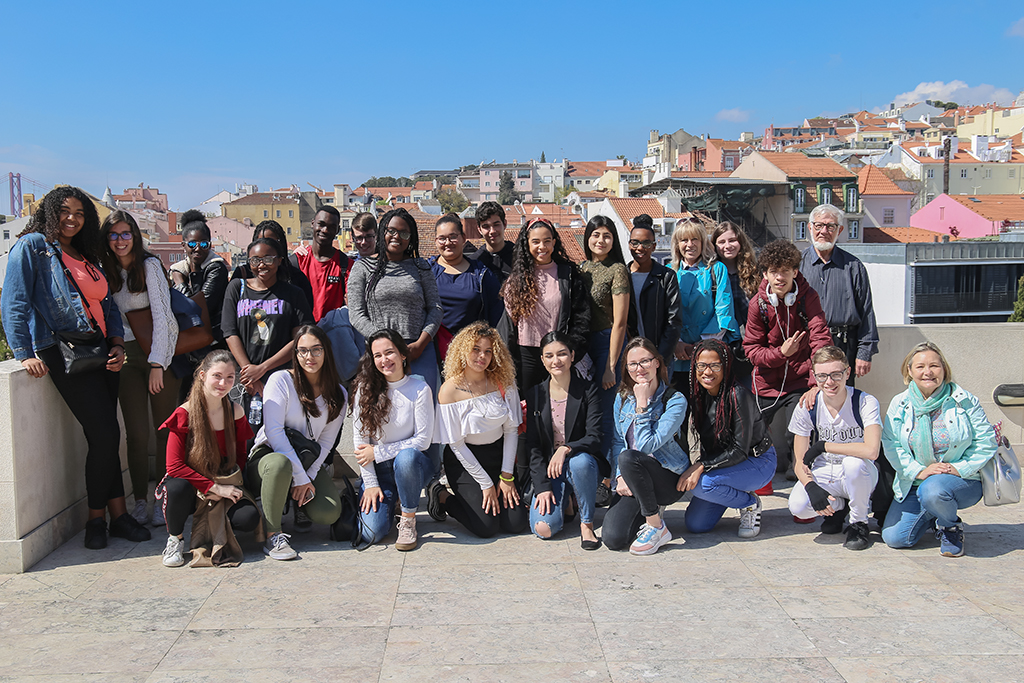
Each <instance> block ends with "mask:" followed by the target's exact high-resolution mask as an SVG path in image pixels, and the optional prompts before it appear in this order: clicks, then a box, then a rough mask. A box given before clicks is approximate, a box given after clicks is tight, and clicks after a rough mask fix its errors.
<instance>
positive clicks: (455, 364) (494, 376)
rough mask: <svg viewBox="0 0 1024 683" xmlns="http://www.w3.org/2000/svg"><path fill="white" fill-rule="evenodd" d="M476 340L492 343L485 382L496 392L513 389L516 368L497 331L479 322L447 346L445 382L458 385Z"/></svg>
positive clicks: (462, 331) (459, 334)
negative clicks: (453, 382) (494, 385)
mask: <svg viewBox="0 0 1024 683" xmlns="http://www.w3.org/2000/svg"><path fill="white" fill-rule="evenodd" d="M478 339H489V340H490V342H491V364H490V365H488V366H487V379H489V380H491V381H492V382H494V383H495V384H497V385H498V388H499V389H505V388H506V387H511V386H515V383H516V366H515V364H514V363H513V362H512V355H511V354H510V353H509V352H508V347H507V346H505V342H503V341H502V340H501V336H500V335H499V334H498V331H497V330H495V329H494V328H493V327H491V326H490V325H488V324H487V323H485V322H484V321H482V320H478V321H477V322H475V323H470V324H469V325H466V326H465V327H463V328H462V329H461V330H460V331H459V333H458V334H457V335H455V337H454V338H453V339H452V341H451V343H450V344H449V345H448V355H446V356H445V359H444V378H445V380H452V381H458V379H459V378H460V377H462V375H463V374H465V372H466V365H467V364H468V362H467V359H468V358H469V353H470V351H472V350H473V345H474V344H476V342H477V340H478Z"/></svg>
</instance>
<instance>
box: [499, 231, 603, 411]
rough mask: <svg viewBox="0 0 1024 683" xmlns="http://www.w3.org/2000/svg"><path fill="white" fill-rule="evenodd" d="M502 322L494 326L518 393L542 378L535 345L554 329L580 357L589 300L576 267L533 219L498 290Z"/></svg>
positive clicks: (559, 242) (518, 241)
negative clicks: (512, 365)
mask: <svg viewBox="0 0 1024 683" xmlns="http://www.w3.org/2000/svg"><path fill="white" fill-rule="evenodd" d="M501 295H502V297H503V298H504V300H505V317H504V318H502V321H501V323H499V328H500V329H501V330H502V336H503V337H504V339H505V341H506V344H507V346H508V349H509V352H510V353H511V354H512V358H513V359H514V360H515V363H516V377H517V379H518V382H519V390H520V392H523V391H525V390H526V389H529V388H530V387H532V386H533V385H534V384H536V383H537V382H540V381H541V380H542V379H543V378H544V375H545V372H544V365H543V364H542V363H541V362H540V340H541V338H542V337H543V336H544V335H545V334H547V333H548V332H551V331H552V330H558V331H559V332H564V333H566V334H568V335H569V338H570V339H571V340H572V350H573V351H574V352H575V353H576V355H577V358H581V357H582V356H583V354H584V353H586V349H587V335H588V334H589V333H590V301H589V299H588V298H587V288H586V285H585V284H584V282H583V278H582V277H581V276H580V271H579V268H577V266H576V264H575V263H572V262H571V261H570V260H569V257H568V256H567V255H566V253H565V247H563V246H562V239H561V238H560V237H559V236H558V231H557V230H555V226H554V225H552V224H551V223H549V222H548V221H546V220H544V219H543V218H538V219H535V220H532V221H530V222H529V223H528V224H527V225H526V227H524V228H523V229H522V230H521V231H520V232H519V237H518V238H516V246H515V249H514V251H513V257H512V272H511V274H509V276H508V279H507V280H505V284H503V285H502V287H501Z"/></svg>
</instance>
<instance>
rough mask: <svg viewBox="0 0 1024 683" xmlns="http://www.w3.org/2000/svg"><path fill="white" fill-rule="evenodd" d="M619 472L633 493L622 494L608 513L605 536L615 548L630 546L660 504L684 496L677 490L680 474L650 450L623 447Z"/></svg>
mask: <svg viewBox="0 0 1024 683" xmlns="http://www.w3.org/2000/svg"><path fill="white" fill-rule="evenodd" d="M619 474H620V475H622V479H623V480H624V481H625V482H626V486H628V487H629V490H630V491H632V492H633V495H632V496H620V497H619V498H618V500H617V501H616V502H615V504H613V505H612V507H611V508H609V510H608V513H607V514H605V516H604V523H603V524H602V525H601V540H602V541H604V544H605V545H606V546H608V548H609V549H611V550H622V549H623V548H626V547H628V546H629V544H630V543H632V542H633V539H634V538H636V533H637V531H639V530H640V525H641V524H642V523H643V521H644V518H645V517H650V516H652V515H655V514H657V513H658V506H659V505H672V504H673V503H675V502H676V501H677V500H679V499H680V498H682V497H683V493H682V491H677V490H676V484H677V483H679V475H678V474H676V473H675V472H673V471H672V470H669V469H665V468H664V467H663V466H662V464H661V463H660V462H658V461H657V460H655V459H654V457H653V456H650V455H648V454H646V453H641V452H640V451H636V450H633V449H626V450H624V451H622V453H620V454H619ZM613 486H614V484H613Z"/></svg>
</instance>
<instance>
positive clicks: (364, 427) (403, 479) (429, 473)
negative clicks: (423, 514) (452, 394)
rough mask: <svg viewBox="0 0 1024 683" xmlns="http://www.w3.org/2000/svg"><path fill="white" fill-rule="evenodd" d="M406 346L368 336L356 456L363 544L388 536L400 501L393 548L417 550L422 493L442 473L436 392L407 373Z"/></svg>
mask: <svg viewBox="0 0 1024 683" xmlns="http://www.w3.org/2000/svg"><path fill="white" fill-rule="evenodd" d="M408 371H409V347H408V345H406V343H405V340H404V339H403V338H402V335H401V334H399V333H398V332H396V331H395V330H387V329H385V330H380V331H378V332H375V333H373V334H371V335H370V336H368V337H367V338H366V353H364V354H363V357H362V359H360V361H359V370H358V372H356V377H355V379H354V380H352V391H353V394H352V403H351V410H352V414H353V416H354V421H353V425H352V429H353V431H354V432H355V455H356V460H358V461H359V468H360V471H361V475H362V498H361V502H360V519H361V525H360V527H361V529H362V540H363V542H364V543H366V544H372V543H378V542H380V541H381V540H383V539H384V537H385V536H387V535H388V531H389V530H390V529H391V518H392V517H393V516H394V510H395V505H396V504H397V503H398V501H399V500H401V515H399V517H398V540H397V541H396V542H395V548H396V549H397V550H415V549H416V546H417V534H416V510H417V509H418V507H419V500H420V491H422V490H423V487H424V486H425V485H426V484H427V482H428V481H430V480H431V479H432V478H433V477H434V476H435V475H436V474H437V473H438V471H439V470H440V463H439V462H436V461H435V460H434V459H432V456H433V454H434V453H436V452H437V449H432V448H429V447H430V442H431V437H432V435H433V432H434V394H433V392H432V391H431V390H430V387H429V386H427V383H426V382H424V381H423V380H422V379H420V378H419V377H415V376H412V375H410V374H408Z"/></svg>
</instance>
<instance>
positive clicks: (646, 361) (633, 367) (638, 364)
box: [626, 356, 654, 372]
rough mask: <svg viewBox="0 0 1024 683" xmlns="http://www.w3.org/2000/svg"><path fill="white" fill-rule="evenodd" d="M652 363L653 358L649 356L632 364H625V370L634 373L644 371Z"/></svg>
mask: <svg viewBox="0 0 1024 683" xmlns="http://www.w3.org/2000/svg"><path fill="white" fill-rule="evenodd" d="M653 362H654V356H651V357H650V358H644V359H643V360H638V361H636V362H633V363H626V369H627V370H629V371H630V372H636V371H637V370H638V369H639V368H643V369H644V370H646V369H647V368H649V367H651V363H653Z"/></svg>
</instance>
